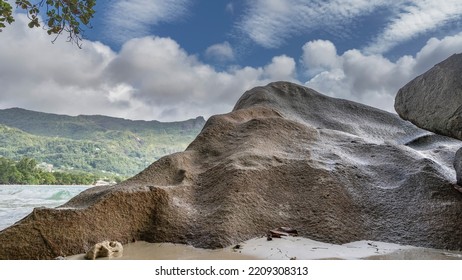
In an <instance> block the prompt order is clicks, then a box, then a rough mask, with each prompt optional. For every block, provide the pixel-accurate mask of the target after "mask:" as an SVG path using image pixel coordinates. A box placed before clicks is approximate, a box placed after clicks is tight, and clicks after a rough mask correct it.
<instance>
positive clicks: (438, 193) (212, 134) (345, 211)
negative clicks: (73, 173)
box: [0, 82, 462, 259]
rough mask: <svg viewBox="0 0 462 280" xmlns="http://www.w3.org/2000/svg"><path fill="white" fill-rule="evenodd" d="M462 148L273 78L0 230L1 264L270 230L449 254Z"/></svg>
mask: <svg viewBox="0 0 462 280" xmlns="http://www.w3.org/2000/svg"><path fill="white" fill-rule="evenodd" d="M461 146H462V142H461V141H458V140H455V139H451V138H447V137H443V136H438V135H434V134H432V133H429V132H426V131H424V130H421V129H419V128H417V127H415V126H413V125H412V124H410V123H408V122H406V121H403V120H401V119H400V118H399V117H398V116H397V115H394V114H390V113H388V112H384V111H381V110H377V109H374V108H371V107H368V106H365V105H361V104H358V103H354V102H350V101H346V100H340V99H334V98H330V97H327V96H324V95H322V94H320V93H318V92H316V91H314V90H311V89H308V88H305V87H302V86H298V85H295V84H291V83H286V82H278V83H272V84H269V85H267V86H265V87H257V88H254V89H252V90H250V91H248V92H246V93H245V94H244V95H243V96H242V97H241V98H240V100H239V101H238V102H237V104H236V106H235V108H234V109H233V111H232V112H231V113H228V114H225V115H216V116H213V117H211V118H210V119H209V120H208V121H207V123H206V125H205V127H204V129H203V130H202V132H201V133H200V134H199V136H198V137H197V138H196V139H195V140H194V141H193V142H192V143H191V144H190V146H189V147H188V148H187V149H186V151H184V152H181V153H176V154H172V155H169V156H166V157H163V158H161V159H160V160H158V161H156V162H154V163H153V164H152V165H151V166H149V167H148V168H147V169H145V170H144V171H142V172H141V173H139V174H138V175H136V176H134V177H133V178H131V179H129V180H127V181H125V182H122V183H121V184H118V185H116V186H111V187H95V188H91V189H88V190H86V191H84V192H83V193H81V194H80V195H78V196H76V197H75V198H73V199H72V200H71V201H69V202H68V203H67V204H65V205H63V206H61V207H58V208H55V209H45V208H40V209H35V210H34V211H33V213H31V214H30V215H29V216H27V217H26V218H24V219H23V220H21V221H19V222H18V223H16V224H15V225H13V226H11V227H9V228H7V229H5V230H3V231H1V232H0V243H1V244H2V250H0V258H1V259H8V258H11V259H37V258H40V259H49V258H54V257H56V256H66V255H72V254H78V253H83V252H85V251H88V249H89V246H91V245H92V244H95V243H97V242H100V241H103V240H118V241H121V242H122V243H125V242H130V241H132V240H144V241H148V242H176V243H188V244H192V245H194V246H198V247H203V248H217V247H224V246H228V245H232V244H237V243H238V242H241V241H243V240H247V239H250V238H253V237H257V236H264V235H265V233H266V232H267V231H268V230H270V229H274V228H278V227H281V226H287V227H291V228H295V229H297V231H298V234H299V235H300V236H303V237H309V238H313V239H316V240H319V241H324V242H331V243H337V244H339V243H347V242H352V241H356V240H363V239H366V240H377V241H385V242H395V243H401V244H409V245H417V246H426V247H433V248H447V249H453V250H461V249H462V238H460V228H461V227H462V216H461V215H462V214H461V213H462V195H461V193H459V192H458V191H456V190H455V189H454V187H453V184H454V183H455V172H454V169H453V161H454V154H455V152H456V150H457V149H458V148H460V147H461Z"/></svg>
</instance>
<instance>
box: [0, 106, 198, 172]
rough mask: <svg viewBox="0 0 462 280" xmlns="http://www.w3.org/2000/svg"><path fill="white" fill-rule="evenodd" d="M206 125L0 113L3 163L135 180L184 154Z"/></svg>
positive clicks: (16, 111)
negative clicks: (26, 162) (27, 162)
mask: <svg viewBox="0 0 462 280" xmlns="http://www.w3.org/2000/svg"><path fill="white" fill-rule="evenodd" d="M204 124H205V120H204V118H202V117H198V118H196V119H190V120H187V121H182V122H170V123H166V122H165V123H164V122H158V121H132V120H126V119H120V118H112V117H107V116H84V115H80V116H76V117H72V116H66V115H56V114H47V113H40V112H34V111H29V110H24V109H19V108H13V109H5V110H0V157H2V156H3V157H6V158H10V159H13V160H20V159H21V158H23V157H29V158H34V159H36V160H37V161H38V162H46V163H48V164H53V166H54V168H55V169H59V170H81V171H86V172H93V173H95V172H98V173H100V172H110V173H117V174H120V175H125V176H130V175H134V174H136V173H137V172H139V171H141V170H143V169H144V168H145V167H147V166H148V165H149V164H150V163H152V162H154V161H155V160H157V159H159V158H160V157H162V156H164V155H166V154H170V153H173V152H178V151H182V150H184V149H185V148H186V147H187V145H188V144H189V143H190V142H191V141H192V140H193V139H194V138H195V137H196V136H197V134H198V133H199V132H200V130H201V129H202V127H203V125H204Z"/></svg>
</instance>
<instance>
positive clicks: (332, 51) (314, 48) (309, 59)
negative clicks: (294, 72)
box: [301, 40, 339, 76]
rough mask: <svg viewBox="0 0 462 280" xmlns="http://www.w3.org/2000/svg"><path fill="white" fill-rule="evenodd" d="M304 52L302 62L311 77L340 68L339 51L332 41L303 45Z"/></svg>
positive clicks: (319, 41) (311, 42) (312, 42)
mask: <svg viewBox="0 0 462 280" xmlns="http://www.w3.org/2000/svg"><path fill="white" fill-rule="evenodd" d="M302 50H303V54H302V59H301V62H302V63H303V65H304V66H305V67H306V69H307V70H308V75H310V76H311V75H314V74H318V73H320V72H323V71H325V70H330V69H333V68H335V67H337V66H338V63H339V59H338V56H337V49H336V47H335V46H334V44H333V43H332V42H330V41H325V40H315V41H310V42H308V43H306V44H305V45H303V47H302Z"/></svg>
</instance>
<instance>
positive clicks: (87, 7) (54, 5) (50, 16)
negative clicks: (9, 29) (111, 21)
mask: <svg viewBox="0 0 462 280" xmlns="http://www.w3.org/2000/svg"><path fill="white" fill-rule="evenodd" d="M15 4H16V7H17V9H21V10H23V11H24V12H25V13H26V14H27V17H28V18H29V20H30V21H29V23H28V26H29V27H30V28H34V27H43V29H45V30H46V31H47V33H48V34H49V35H56V37H55V39H54V40H53V42H54V41H55V40H56V38H57V37H58V36H59V35H61V34H62V33H63V32H64V33H67V36H68V37H67V40H68V41H70V42H75V43H76V44H77V45H78V46H79V47H80V46H81V40H82V34H83V31H84V30H83V28H82V27H87V28H91V26H90V20H91V19H92V18H93V15H94V13H95V10H93V8H94V6H95V5H96V0H41V1H37V2H36V3H32V2H31V1H28V0H16V1H15ZM39 15H40V16H41V17H39ZM41 18H43V20H41ZM13 22H14V15H13V8H12V6H11V4H9V3H8V2H6V0H0V32H1V31H2V30H3V29H4V28H5V27H6V24H7V23H8V24H11V23H13Z"/></svg>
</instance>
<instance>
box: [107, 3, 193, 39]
mask: <svg viewBox="0 0 462 280" xmlns="http://www.w3.org/2000/svg"><path fill="white" fill-rule="evenodd" d="M112 2H113V3H111V4H110V5H109V9H108V10H107V11H106V12H105V13H104V18H105V25H106V29H107V32H106V35H107V36H108V37H109V39H111V40H113V41H114V42H117V43H123V42H125V41H126V40H128V39H131V38H135V37H142V36H146V35H149V34H150V30H149V29H150V27H151V26H153V25H157V24H159V23H166V22H173V21H176V20H179V19H181V18H182V17H184V16H185V15H186V14H187V13H188V10H189V6H190V5H191V0H169V1H163V0H115V1H112Z"/></svg>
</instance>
